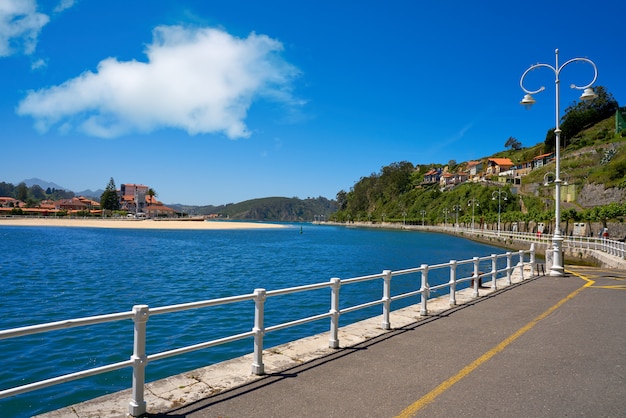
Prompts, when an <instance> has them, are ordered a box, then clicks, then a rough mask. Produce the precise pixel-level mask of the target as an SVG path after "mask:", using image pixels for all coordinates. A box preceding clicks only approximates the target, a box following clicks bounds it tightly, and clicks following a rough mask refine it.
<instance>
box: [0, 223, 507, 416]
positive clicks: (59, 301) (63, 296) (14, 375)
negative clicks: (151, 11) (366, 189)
mask: <svg viewBox="0 0 626 418" xmlns="http://www.w3.org/2000/svg"><path fill="white" fill-rule="evenodd" d="M300 227H301V225H300V224H297V225H296V224H291V225H290V227H289V228H285V229H268V230H228V231H213V230H204V231H188V230H181V231H170V230H137V229H128V230H125V229H98V228H54V227H11V226H4V227H3V226H0V254H1V258H0V277H1V281H0V294H1V295H2V297H1V299H0V312H2V316H1V318H0V329H9V328H15V327H21V326H27V325H34V324H40V323H46V322H52V321H58V320H64V319H70V318H78V317H85V316H93V315H100V314H108V313H114V312H125V311H130V310H131V309H132V306H133V305H137V304H147V305H149V306H150V307H158V306H165V305H172V304H177V303H186V302H193V301H200V300H207V299H215V298H219V297H226V296H233V295H239V294H248V293H252V292H253V291H254V289H255V288H265V289H267V290H268V291H269V290H274V289H280V288H285V287H293V286H299V285H305V284H311V283H319V282H325V281H328V280H329V279H330V278H331V277H340V278H350V277H356V276H363V275H369V274H375V273H380V272H382V271H383V270H385V269H390V270H400V269H406V268H411V267H418V266H419V265H421V264H424V263H426V264H436V263H445V262H448V261H449V260H451V259H456V260H464V259H469V258H472V257H474V256H484V255H489V254H492V253H501V252H503V250H501V249H497V248H495V247H491V246H487V245H483V244H478V243H474V242H471V241H467V240H464V239H461V238H456V237H450V236H446V235H441V234H433V233H424V232H409V231H397V230H394V231H388V230H378V229H376V230H369V229H357V228H341V227H331V226H313V225H308V224H305V225H303V229H302V233H300V232H301V231H300ZM465 267H467V268H468V269H469V268H471V267H470V266H465ZM432 273H433V274H431V275H429V281H431V283H432V282H433V281H437V280H439V281H447V272H443V271H442V272H432ZM381 289H382V283H381V281H376V282H368V283H364V284H359V285H354V286H344V287H342V290H341V299H342V307H345V306H352V305H355V304H358V303H364V302H368V301H371V300H375V299H380V297H381V294H382V293H381V292H382V290H381ZM392 289H393V293H394V294H397V293H399V292H406V291H409V290H416V289H419V275H413V276H412V277H411V276H406V277H405V276H401V277H399V278H397V279H394V281H393V282H392ZM328 295H329V291H328V289H323V290H320V291H316V292H314V293H310V294H309V293H298V294H295V295H285V296H281V297H276V298H270V299H268V301H267V302H266V322H265V325H266V326H271V325H274V324H278V323H281V322H285V321H287V320H294V319H299V318H303V317H306V316H310V315H314V314H321V313H325V312H327V311H328V309H329V306H328V300H329V296H328ZM274 299H276V300H274ZM279 299H280V300H279ZM418 300H419V299H414V300H403V301H398V302H394V304H393V305H392V309H397V308H399V307H401V306H406V305H407V304H412V303H416V302H417V301H418ZM253 308H254V306H253V302H251V301H248V302H241V303H239V304H236V305H229V307H228V308H226V307H214V308H206V309H203V310H200V311H195V312H189V311H188V312H182V313H176V314H168V315H159V316H154V317H152V318H150V320H149V321H148V342H147V345H148V353H149V354H151V353H156V352H160V351H164V350H170V349H174V348H177V347H182V346H186V345H190V344H195V343H200V342H203V341H208V340H211V339H215V338H220V337H222V336H226V335H231V334H233V333H239V332H247V331H250V329H251V328H252V325H253V315H254V309H253ZM380 312H381V308H380V307H374V308H370V309H368V310H364V311H359V312H355V313H351V314H347V315H342V317H341V323H340V325H342V326H343V325H346V324H347V323H350V322H354V321H358V320H361V319H364V318H366V317H370V316H375V315H379V314H380ZM328 326H329V325H328V320H324V321H316V322H314V323H312V324H311V323H310V324H306V325H303V326H299V327H295V328H289V329H287V330H281V331H278V332H275V333H269V334H267V335H266V338H265V346H266V347H271V346H273V345H277V344H281V343H284V342H287V341H291V340H295V339H298V338H302V337H304V336H307V335H313V334H315V333H319V332H324V331H327V330H328ZM132 335H133V324H132V321H130V320H129V321H120V322H116V323H110V324H109V323H107V324H100V325H94V326H89V327H82V328H76V329H71V330H61V331H54V332H50V333H47V334H40V335H34V336H26V337H20V338H16V339H11V340H0V353H1V354H0V390H4V389H8V388H11V387H15V386H18V385H23V384H27V383H29V382H33V381H37V380H42V379H46V378H51V377H55V376H58V375H61V374H66V373H72V372H77V371H80V370H84V369H87V368H92V367H97V366H100V365H105V364H108V363H112V362H119V361H125V360H128V358H129V357H130V355H131V354H132ZM251 351H252V339H245V340H242V341H238V342H235V343H231V344H228V345H224V346H219V347H214V348H210V349H206V350H201V351H198V352H195V353H190V354H187V355H184V356H179V357H174V358H171V359H167V360H162V361H158V362H154V363H150V364H149V365H148V368H147V380H148V381H150V380H156V379H160V378H163V377H165V376H168V375H172V374H178V373H182V372H184V371H187V370H191V369H194V368H198V367H202V366H206V365H209V364H213V363H216V362H219V361H223V360H226V359H229V358H233V357H237V356H240V355H243V354H247V353H250V352H251ZM130 379H131V369H130V368H126V369H122V370H119V371H116V372H110V373H107V374H103V375H99V376H94V377H91V378H86V379H81V380H76V381H73V382H70V383H65V384H62V385H57V386H53V387H50V388H46V389H41V390H38V391H35V392H31V393H26V394H22V395H18V396H14V397H11V398H6V399H1V400H0V415H1V416H2V417H28V416H31V415H35V414H40V413H43V412H47V411H51V410H54V409H58V408H61V407H64V406H67V405H71V404H74V403H77V402H81V401H84V400H87V399H90V398H94V397H96V396H101V395H104V394H107V393H112V392H115V391H119V390H124V389H128V388H129V387H130V386H131V380H130Z"/></svg>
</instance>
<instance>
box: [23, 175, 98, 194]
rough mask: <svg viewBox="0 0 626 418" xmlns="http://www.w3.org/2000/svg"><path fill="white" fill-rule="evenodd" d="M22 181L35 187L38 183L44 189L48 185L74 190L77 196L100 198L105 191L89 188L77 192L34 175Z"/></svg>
mask: <svg viewBox="0 0 626 418" xmlns="http://www.w3.org/2000/svg"><path fill="white" fill-rule="evenodd" d="M21 183H24V184H26V186H27V187H33V186H34V185H35V184H36V185H38V186H39V187H41V188H42V189H44V190H46V189H48V187H49V188H50V189H56V190H65V191H66V192H73V193H74V194H75V195H76V196H85V197H92V198H97V199H98V200H99V199H100V196H102V193H104V190H102V189H98V190H95V191H94V190H91V189H87V190H83V191H80V192H75V191H73V190H69V189H68V188H67V187H63V186H59V185H58V184H56V183H53V182H51V181H45V180H42V179H38V178H36V177H33V178H32V179H26V180H22V181H21Z"/></svg>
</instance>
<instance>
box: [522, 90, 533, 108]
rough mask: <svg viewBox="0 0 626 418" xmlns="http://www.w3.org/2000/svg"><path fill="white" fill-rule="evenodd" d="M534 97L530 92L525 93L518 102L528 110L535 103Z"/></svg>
mask: <svg viewBox="0 0 626 418" xmlns="http://www.w3.org/2000/svg"><path fill="white" fill-rule="evenodd" d="M535 103H536V102H535V99H534V98H533V96H532V95H531V94H526V95H525V96H524V98H523V99H522V101H521V102H520V104H521V105H522V106H524V108H526V110H530V108H531V107H532V106H533V105H534V104H535Z"/></svg>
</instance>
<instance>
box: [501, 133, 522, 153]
mask: <svg viewBox="0 0 626 418" xmlns="http://www.w3.org/2000/svg"><path fill="white" fill-rule="evenodd" d="M504 147H505V148H511V149H514V150H520V149H522V143H521V142H519V141H518V140H517V139H515V138H513V137H512V136H510V137H509V139H507V141H506V142H505V143H504Z"/></svg>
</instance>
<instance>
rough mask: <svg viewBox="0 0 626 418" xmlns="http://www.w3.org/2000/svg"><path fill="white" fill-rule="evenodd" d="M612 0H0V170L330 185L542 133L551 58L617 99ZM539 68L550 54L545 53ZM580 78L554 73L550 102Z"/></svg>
mask: <svg viewBox="0 0 626 418" xmlns="http://www.w3.org/2000/svg"><path fill="white" fill-rule="evenodd" d="M625 12H626V6H624V3H622V2H621V1H618V0H610V1H607V0H597V1H595V2H593V3H589V2H583V1H580V0H572V1H550V0H540V1H535V0H530V1H526V2H524V3H518V2H503V1H482V2H467V1H457V0H450V1H447V2H440V1H430V0H425V1H415V0H389V1H380V0H378V1H373V0H359V1H355V0H345V1H338V0H332V1H331V0H317V1H306V2H299V1H293V0H285V1H282V0H275V1H262V0H257V1H252V0H249V1H243V0H229V1H223V0H220V1H215V0H181V1H171V0H169V1H168V0H133V1H127V0H107V1H101V0H0V150H1V160H0V161H1V162H0V181H4V182H7V183H13V184H15V185H17V184H18V183H19V182H21V181H22V180H25V179H29V178H33V177H36V178H40V179H43V180H46V181H49V182H54V183H56V184H58V185H61V186H62V187H65V188H67V189H69V190H72V191H76V192H78V191H82V190H85V189H91V190H97V189H104V188H105V187H106V186H107V184H108V182H109V179H110V178H113V179H114V181H115V183H116V185H117V186H118V187H119V186H120V185H121V184H124V183H134V184H144V185H146V186H149V187H151V188H153V189H154V190H155V191H156V192H157V195H158V199H159V200H161V201H162V202H164V203H166V204H168V203H169V204H174V203H181V204H189V205H221V204H228V203H237V202H241V201H244V200H248V199H254V198H262V197H271V196H284V197H299V198H301V199H306V198H309V197H311V198H315V197H319V196H322V197H326V198H329V199H334V198H335V197H336V195H337V192H339V191H341V190H345V191H349V190H350V188H351V187H352V186H354V184H355V183H356V182H357V181H359V179H360V178H361V177H366V176H370V175H371V174H373V173H379V172H380V170H381V168H382V167H384V166H387V165H389V164H392V163H394V162H402V161H409V162H411V163H413V164H416V165H417V164H430V163H438V164H446V163H448V161H450V160H455V161H456V162H464V161H470V160H473V159H478V158H481V157H486V156H489V155H492V154H493V153H496V152H499V151H502V150H503V149H505V147H504V144H505V143H506V141H507V140H508V138H509V137H514V138H515V139H517V140H518V141H520V142H521V143H522V144H523V145H524V146H533V145H535V144H537V143H540V142H543V141H544V139H545V135H546V132H547V131H548V130H549V129H550V128H553V127H554V126H555V121H556V104H555V91H556V88H555V80H556V72H555V71H554V70H552V71H551V70H550V69H549V68H546V67H541V68H539V69H537V70H535V71H532V72H531V73H530V74H529V75H528V76H526V77H525V79H524V87H526V89H528V90H531V91H534V90H538V89H539V88H540V87H542V86H545V87H546V89H545V91H543V92H541V93H538V94H536V95H535V96H534V97H535V99H536V100H537V104H536V105H535V106H533V108H532V109H531V110H525V109H524V108H523V107H522V106H521V105H520V104H519V102H520V100H521V99H522V97H523V96H524V92H523V91H522V89H521V87H520V78H521V76H522V74H523V73H524V72H525V71H526V70H527V69H528V68H529V67H530V66H531V65H534V64H537V63H545V64H549V65H550V66H552V67H553V68H555V64H556V61H555V60H556V55H555V50H556V49H558V50H559V55H558V59H559V66H561V65H563V64H564V63H566V62H567V61H568V60H570V59H573V58H588V59H590V60H592V61H593V62H594V63H595V65H596V67H597V71H598V75H597V80H596V82H595V85H601V86H604V87H605V88H606V89H607V91H608V92H609V93H611V94H612V95H613V97H614V98H615V99H616V100H617V101H618V103H619V104H620V106H626V51H625V50H624V37H623V22H624V16H625V15H626V13H625ZM557 68H558V67H557ZM593 77H594V69H593V66H592V65H591V64H589V63H586V62H572V63H571V64H567V65H566V66H564V67H563V68H562V69H561V71H559V78H560V80H561V83H560V86H561V93H560V102H561V106H560V111H561V112H562V111H563V110H564V109H565V108H566V107H567V106H569V105H570V104H572V103H573V102H574V101H575V100H577V98H578V97H579V96H580V94H581V91H579V90H576V89H570V88H569V86H570V85H571V84H576V85H577V86H584V85H586V84H589V83H590V82H591V81H592V80H593Z"/></svg>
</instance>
